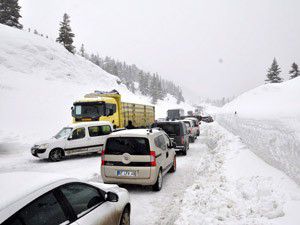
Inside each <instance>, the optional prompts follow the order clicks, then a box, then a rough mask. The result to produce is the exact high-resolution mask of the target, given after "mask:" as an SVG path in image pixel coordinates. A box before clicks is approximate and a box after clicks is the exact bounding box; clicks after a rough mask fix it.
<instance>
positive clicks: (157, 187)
mask: <svg viewBox="0 0 300 225" xmlns="http://www.w3.org/2000/svg"><path fill="white" fill-rule="evenodd" d="M162 184H163V175H162V171H161V169H160V170H159V172H158V175H157V179H156V182H155V184H154V185H153V186H152V189H153V191H160V190H161V188H162Z"/></svg>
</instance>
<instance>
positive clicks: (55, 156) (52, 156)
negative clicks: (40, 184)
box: [49, 148, 63, 162]
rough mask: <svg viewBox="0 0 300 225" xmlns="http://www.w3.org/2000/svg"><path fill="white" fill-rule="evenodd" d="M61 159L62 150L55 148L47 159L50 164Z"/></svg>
mask: <svg viewBox="0 0 300 225" xmlns="http://www.w3.org/2000/svg"><path fill="white" fill-rule="evenodd" d="M62 157H63V152H62V149H60V148H55V149H53V150H51V152H50V154H49V159H50V160H51V161H52V162H58V161H60V160H61V159H62Z"/></svg>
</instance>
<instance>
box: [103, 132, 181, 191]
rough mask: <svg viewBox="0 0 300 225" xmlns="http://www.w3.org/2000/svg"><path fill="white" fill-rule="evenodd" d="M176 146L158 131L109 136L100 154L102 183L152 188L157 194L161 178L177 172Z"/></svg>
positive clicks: (163, 133) (161, 182)
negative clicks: (168, 173)
mask: <svg viewBox="0 0 300 225" xmlns="http://www.w3.org/2000/svg"><path fill="white" fill-rule="evenodd" d="M175 147H176V145H175V144H174V143H173V142H172V141H171V139H170V138H169V137H168V135H167V134H166V133H165V132H164V131H163V130H160V129H132V130H124V131H118V132H115V133H112V134H111V135H110V137H109V138H108V139H107V141H106V143H105V146H104V150H103V151H102V165H101V176H102V179H103V181H104V183H116V184H139V185H149V186H150V185H151V186H152V188H153V190H154V191H159V190H160V189H161V188H162V185H163V176H164V175H165V174H166V173H167V172H169V171H170V172H175V170H176V153H175V149H174V148H175Z"/></svg>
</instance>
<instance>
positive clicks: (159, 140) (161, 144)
mask: <svg viewBox="0 0 300 225" xmlns="http://www.w3.org/2000/svg"><path fill="white" fill-rule="evenodd" d="M154 143H155V145H156V147H158V148H160V149H162V150H166V149H167V142H166V140H165V138H164V135H159V136H158V137H156V138H154Z"/></svg>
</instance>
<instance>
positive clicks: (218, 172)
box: [175, 123, 300, 225]
mask: <svg viewBox="0 0 300 225" xmlns="http://www.w3.org/2000/svg"><path fill="white" fill-rule="evenodd" d="M202 126H203V129H202V130H203V132H204V133H203V135H204V136H205V137H206V144H207V146H208V149H207V153H206V154H203V158H201V159H199V166H198V169H197V170H198V175H199V177H198V179H197V180H196V181H195V183H194V184H193V185H192V186H191V187H189V188H188V189H187V190H186V192H185V195H184V199H183V201H182V206H181V213H180V215H179V217H178V219H177V221H176V223H175V224H178V225H179V224H180V225H188V224H191V225H192V224H212V225H213V224H228V225H229V224H230V225H234V224H236V225H241V224H254V225H259V224H289V225H292V224H295V225H296V224H299V222H300V215H299V213H298V214H297V213H296V212H297V211H298V212H299V211H300V188H299V187H298V186H297V185H296V184H295V183H294V182H293V181H292V180H291V179H289V178H288V177H287V176H286V175H285V174H283V173H282V172H280V171H279V170H277V169H275V168H273V167H271V166H269V165H267V164H266V163H264V162H263V161H262V160H261V159H260V158H258V157H256V156H255V154H253V153H252V152H251V151H250V150H249V149H247V148H246V147H245V146H244V145H243V144H242V142H241V140H240V139H239V138H238V137H237V136H234V135H233V134H231V133H229V132H228V131H227V130H225V129H224V128H222V127H221V126H220V125H219V124H218V123H212V124H203V125H202Z"/></svg>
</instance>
